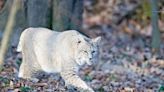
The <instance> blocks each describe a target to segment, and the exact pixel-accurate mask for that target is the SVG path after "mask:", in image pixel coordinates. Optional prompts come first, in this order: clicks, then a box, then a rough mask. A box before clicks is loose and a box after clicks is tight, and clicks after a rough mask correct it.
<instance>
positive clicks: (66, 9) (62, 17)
mask: <svg viewBox="0 0 164 92" xmlns="http://www.w3.org/2000/svg"><path fill="white" fill-rule="evenodd" d="M82 13H83V0H53V29H54V30H56V31H64V30H70V29H75V30H80V29H81V25H82Z"/></svg>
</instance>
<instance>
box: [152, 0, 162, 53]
mask: <svg viewBox="0 0 164 92" xmlns="http://www.w3.org/2000/svg"><path fill="white" fill-rule="evenodd" d="M157 3H158V0H151V5H152V43H151V45H152V50H153V52H155V51H156V50H158V49H159V48H160V41H161V40H160V31H159V27H158V4H157Z"/></svg>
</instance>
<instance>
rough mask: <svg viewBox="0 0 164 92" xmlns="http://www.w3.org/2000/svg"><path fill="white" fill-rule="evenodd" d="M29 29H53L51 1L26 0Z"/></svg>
mask: <svg viewBox="0 0 164 92" xmlns="http://www.w3.org/2000/svg"><path fill="white" fill-rule="evenodd" d="M25 3H26V6H27V10H26V13H27V21H28V26H29V27H47V28H51V0H26V2H25Z"/></svg>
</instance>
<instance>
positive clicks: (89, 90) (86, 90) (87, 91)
mask: <svg viewBox="0 0 164 92" xmlns="http://www.w3.org/2000/svg"><path fill="white" fill-rule="evenodd" d="M80 92H95V91H94V90H93V89H91V88H87V89H83V90H81V91H80Z"/></svg>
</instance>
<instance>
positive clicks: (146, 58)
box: [0, 0, 164, 92]
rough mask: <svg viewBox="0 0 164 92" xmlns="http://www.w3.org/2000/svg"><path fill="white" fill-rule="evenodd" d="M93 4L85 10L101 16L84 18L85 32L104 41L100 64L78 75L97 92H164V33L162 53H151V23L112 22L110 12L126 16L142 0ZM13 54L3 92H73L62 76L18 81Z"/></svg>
mask: <svg viewBox="0 0 164 92" xmlns="http://www.w3.org/2000/svg"><path fill="white" fill-rule="evenodd" d="M90 1H92V0H85V5H86V6H85V7H86V8H87V7H88V10H89V11H91V10H90V9H94V8H95V9H97V10H99V11H102V12H101V13H98V14H100V15H95V14H91V15H90V17H87V16H85V19H84V21H85V22H84V27H85V30H84V31H83V32H84V33H85V34H87V35H89V36H90V37H91V38H94V37H97V36H102V41H101V45H100V53H99V60H98V63H97V64H96V65H92V66H87V65H84V66H83V67H82V68H81V69H80V72H79V76H80V77H81V78H82V79H83V80H85V81H86V82H87V83H88V85H90V86H91V87H92V88H93V89H94V90H95V92H158V91H159V92H164V42H163V41H164V34H163V33H162V32H161V39H162V42H161V43H162V44H161V46H160V49H159V52H160V53H159V54H152V53H151V31H150V30H151V25H150V24H146V25H144V27H142V26H143V25H142V22H141V20H142V19H139V20H138V21H139V22H137V21H135V20H133V19H129V20H128V19H124V20H123V21H122V22H121V24H120V25H115V24H112V23H113V22H114V20H112V21H111V20H110V18H111V17H109V15H110V13H111V12H112V13H116V14H114V16H116V15H120V16H121V15H122V16H124V14H126V11H128V10H130V9H131V8H132V9H133V7H131V6H135V4H137V3H136V2H138V1H140V0H126V1H129V2H130V3H129V2H128V5H126V3H122V2H124V0H96V1H100V2H102V1H105V2H104V3H98V5H97V6H98V8H97V7H96V6H95V7H94V8H93V7H91V5H90ZM93 1H94V0H93ZM106 1H117V2H118V5H120V6H118V8H117V5H115V4H112V2H109V3H106ZM161 1H162V0H161ZM120 2H121V3H120ZM104 4H110V5H104ZM130 4H132V5H130ZM111 5H113V6H114V7H116V8H115V9H113V10H116V11H111V12H110V10H106V11H109V12H108V13H109V14H106V12H105V13H104V11H103V10H105V9H104V7H106V6H107V8H106V9H111V8H110V7H113V6H111ZM136 6H137V5H136ZM119 7H121V9H124V10H121V9H119ZM134 8H135V7H134ZM100 9H102V10H100ZM93 11H95V10H93ZM93 13H94V12H93ZM118 13H122V14H118ZM127 13H129V12H127ZM140 14H143V13H139V15H140ZM88 15H89V14H88ZM111 15H112V14H111ZM120 16H119V17H120ZM132 16H133V15H132ZM112 19H113V17H112ZM116 19H117V18H116ZM159 24H160V25H159V26H160V28H161V30H164V29H163V28H164V27H163V26H164V23H162V22H161V21H159ZM88 25H97V26H92V27H88ZM86 26H87V27H86ZM10 52H11V53H10V54H9V55H8V56H7V58H6V60H5V62H6V63H5V65H4V68H3V69H2V72H0V92H20V91H21V92H72V91H70V90H68V89H67V88H66V87H65V86H64V81H63V79H62V78H61V77H60V75H59V74H46V73H42V75H40V80H39V81H38V82H33V81H30V80H23V79H19V78H18V77H17V76H18V68H19V66H20V63H21V61H22V60H21V54H20V53H17V52H16V47H13V48H11V49H10ZM75 90H76V89H75ZM75 92H76V91H75Z"/></svg>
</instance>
